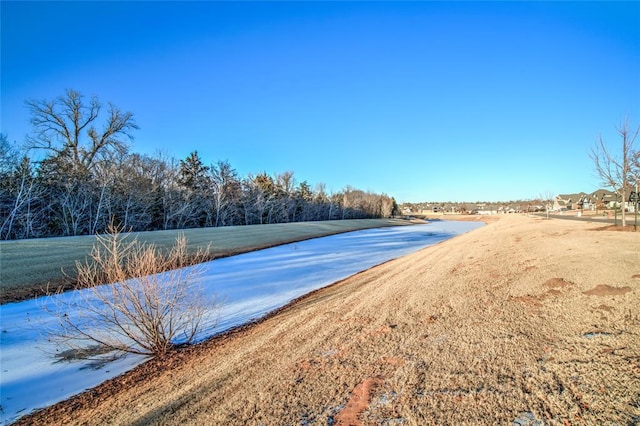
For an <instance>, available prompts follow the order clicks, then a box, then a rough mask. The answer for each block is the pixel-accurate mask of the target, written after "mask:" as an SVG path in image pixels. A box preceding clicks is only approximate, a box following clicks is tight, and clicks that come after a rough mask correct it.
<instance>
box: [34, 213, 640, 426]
mask: <svg viewBox="0 0 640 426" xmlns="http://www.w3.org/2000/svg"><path fill="white" fill-rule="evenodd" d="M600 226H602V225H598V224H589V223H583V222H573V221H563V220H543V219H539V218H530V217H525V216H519V215H518V216H516V215H513V216H511V215H510V216H506V217H502V218H501V219H500V220H499V221H497V222H495V223H491V224H489V225H487V226H486V227H483V228H481V229H478V230H476V231H473V232H471V233H468V234H465V235H462V236H460V237H457V238H454V239H453V240H449V241H446V242H444V243H442V244H439V245H437V246H434V247H430V248H427V249H424V250H422V251H420V252H417V253H414V254H412V255H408V256H405V257H403V258H401V259H397V260H395V261H391V262H388V263H386V264H384V265H381V266H379V267H376V268H373V269H371V270H369V271H366V272H363V273H360V274H358V275H356V276H354V277H352V278H349V279H347V280H345V281H343V282H341V283H338V284H336V285H334V286H331V287H329V288H326V289H323V290H321V291H318V292H316V293H314V294H312V295H311V296H309V297H306V298H304V299H303V300H301V301H299V302H297V303H295V304H293V305H292V306H289V307H287V308H286V309H284V310H283V311H281V312H280V313H278V314H277V315H275V316H273V317H271V318H269V319H267V320H266V321H264V322H262V323H260V324H257V325H255V326H251V327H248V328H246V329H244V330H241V331H239V332H236V333H233V334H231V335H229V336H226V337H225V338H221V339H217V340H214V341H211V342H207V343H205V344H202V345H199V346H197V347H192V348H189V349H187V350H184V351H182V352H181V353H178V354H176V355H175V356H173V357H171V358H169V359H166V360H164V361H152V362H149V363H147V364H145V365H144V366H142V368H139V369H137V370H135V371H133V372H131V373H129V374H126V375H124V376H121V377H119V378H116V379H114V380H112V381H110V382H108V383H106V384H104V385H102V386H100V387H98V388H97V389H96V390H93V391H90V392H87V393H85V394H83V395H80V396H78V397H76V398H73V399H71V400H69V401H66V402H64V403H61V404H58V405H56V406H54V407H53V408H51V409H49V410H45V411H42V412H40V413H38V414H36V416H34V417H30V418H25V419H23V422H24V423H27V422H34V423H37V424H43V423H65V424H148V423H162V424H176V425H178V424H220V425H222V424H225V425H228V424H238V425H240V424H242V425H244V424H256V425H257V424H265V425H281V424H290V425H293V424H357V423H359V422H362V423H363V424H405V425H424V424H462V423H467V424H507V423H509V424H510V423H511V422H513V421H514V420H516V419H517V420H519V421H520V422H525V421H526V420H536V419H537V420H542V421H544V422H545V423H549V424H602V423H605V422H616V423H617V424H630V423H631V424H633V423H634V422H640V313H639V311H638V306H639V302H640V234H637V233H632V232H610V231H595V230H594V229H595V228H597V227H600Z"/></svg>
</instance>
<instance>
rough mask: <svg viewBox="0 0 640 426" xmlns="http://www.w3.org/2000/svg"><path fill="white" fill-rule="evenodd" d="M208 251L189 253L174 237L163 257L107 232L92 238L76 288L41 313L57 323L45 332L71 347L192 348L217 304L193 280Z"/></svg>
mask: <svg viewBox="0 0 640 426" xmlns="http://www.w3.org/2000/svg"><path fill="white" fill-rule="evenodd" d="M208 251H209V250H208V248H206V249H198V251H197V252H196V253H191V254H190V253H189V252H188V250H187V241H186V238H184V236H181V237H178V238H177V239H176V243H175V244H174V246H173V247H172V248H171V249H169V250H167V251H164V252H163V251H160V250H158V249H157V247H156V246H155V245H153V244H143V243H140V242H139V241H138V239H137V238H133V239H131V238H127V237H125V236H123V234H122V233H121V232H120V230H119V229H116V228H113V227H112V228H111V229H110V230H109V233H107V234H105V235H101V236H98V240H97V243H96V244H95V245H94V247H93V249H92V251H91V253H90V255H89V260H88V261H87V262H85V263H81V262H77V270H78V278H77V288H76V290H77V291H75V292H72V293H69V294H59V295H57V297H53V298H50V299H51V302H50V304H49V306H47V307H45V309H47V310H48V311H49V312H52V313H54V315H55V316H56V318H57V319H58V320H59V323H60V326H61V327H60V328H59V329H58V330H57V331H55V332H52V333H51V334H52V335H53V337H54V338H55V339H56V340H57V341H58V342H60V343H62V344H64V345H65V346H67V347H71V348H76V349H78V348H82V347H86V346H87V345H96V344H97V345H100V346H102V347H106V348H109V349H111V350H112V351H114V350H115V351H121V352H127V353H136V354H143V355H153V356H163V355H165V354H166V353H167V352H168V351H170V350H171V349H172V348H174V347H175V346H176V344H178V343H179V344H188V343H192V342H193V340H194V338H195V336H196V334H197V333H198V331H199V330H200V328H201V325H202V321H203V318H204V317H205V314H207V313H209V312H210V311H211V310H212V309H215V307H216V306H215V305H216V304H215V300H207V298H206V297H204V292H203V289H202V287H201V284H199V283H198V280H197V278H198V276H199V275H201V272H202V268H201V267H200V266H199V264H200V263H201V262H202V261H205V260H207V256H208ZM189 265H191V266H189ZM187 266H188V267H187ZM101 283H108V284H105V285H100V284H101Z"/></svg>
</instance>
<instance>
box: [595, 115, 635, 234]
mask: <svg viewBox="0 0 640 426" xmlns="http://www.w3.org/2000/svg"><path fill="white" fill-rule="evenodd" d="M616 130H617V132H618V134H619V135H620V137H621V138H622V147H621V150H620V152H619V153H615V151H611V150H610V149H609V148H607V145H606V144H605V142H604V141H603V140H602V137H599V138H598V142H597V143H596V145H595V146H594V147H593V148H592V149H591V152H590V154H589V156H590V157H591V159H592V160H593V162H594V165H595V168H596V172H597V173H598V176H599V177H600V178H601V179H602V182H603V183H604V184H605V185H608V186H610V187H611V188H612V189H613V191H614V192H615V193H616V194H619V195H620V196H621V199H622V226H625V225H626V220H625V208H624V206H625V203H626V201H627V197H628V194H627V192H626V191H627V189H628V188H629V184H630V182H631V181H632V179H633V177H632V170H633V161H634V156H635V152H634V144H635V141H636V139H637V138H638V134H640V126H638V127H637V128H636V129H635V130H632V129H631V128H630V125H629V120H628V118H625V119H624V120H623V121H622V123H621V124H620V125H619V126H618V127H617V128H616Z"/></svg>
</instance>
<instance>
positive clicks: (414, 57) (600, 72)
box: [0, 1, 640, 202]
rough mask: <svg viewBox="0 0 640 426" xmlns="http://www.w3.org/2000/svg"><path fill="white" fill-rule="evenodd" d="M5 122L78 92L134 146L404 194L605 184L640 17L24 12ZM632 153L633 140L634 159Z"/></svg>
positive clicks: (412, 9) (329, 10)
mask: <svg viewBox="0 0 640 426" xmlns="http://www.w3.org/2000/svg"><path fill="white" fill-rule="evenodd" d="M1 8H2V10H1V12H2V52H1V53H2V64H1V66H2V70H1V71H2V74H1V79H2V81H1V83H2V86H1V89H2V99H1V100H2V112H1V118H2V125H1V129H0V130H1V131H2V132H4V133H6V134H7V135H8V137H9V140H10V141H17V142H18V143H21V142H23V141H24V136H25V135H26V134H27V133H28V132H29V131H30V125H29V115H28V111H27V109H26V108H25V105H24V101H25V100H26V99H29V98H35V99H52V98H54V97H56V96H58V95H61V94H63V93H64V90H65V89H67V88H73V89H76V90H78V91H80V92H82V93H83V94H85V95H87V96H91V95H97V96H98V97H99V98H100V99H101V100H103V101H105V102H106V101H111V102H113V103H114V104H116V105H118V106H119V107H120V108H122V109H124V110H129V111H132V112H133V113H134V114H135V117H136V121H137V123H138V124H139V125H140V130H139V131H137V132H136V134H135V140H134V141H133V144H132V150H133V151H135V152H140V153H148V154H152V153H154V152H155V151H156V150H161V151H163V152H165V153H167V154H170V155H171V156H174V157H176V158H184V157H186V156H187V155H188V154H189V152H190V151H193V150H198V152H199V153H200V155H201V156H202V158H203V159H204V161H205V163H206V164H211V163H213V162H216V161H218V160H228V161H229V162H230V163H231V165H232V166H233V167H234V168H236V169H237V170H238V172H239V173H240V174H241V175H242V176H245V175H246V174H248V173H258V172H261V171H266V172H268V173H270V174H273V173H279V172H284V171H293V172H294V173H295V176H296V179H297V180H298V181H302V180H307V181H308V182H309V183H311V184H317V183H320V182H323V183H325V184H326V186H327V189H328V190H333V191H338V190H340V189H341V188H343V187H344V186H346V185H351V186H354V187H357V188H360V189H364V190H371V191H374V192H384V193H387V194H388V195H390V196H394V197H396V199H397V200H398V201H399V202H405V201H408V202H419V201H427V200H432V201H435V200H438V201H447V200H453V201H462V200H467V201H475V200H489V201H491V200H509V199H518V198H533V197H536V196H538V195H539V194H541V193H546V192H553V193H563V192H564V193H566V192H576V191H582V190H584V191H590V190H593V189H595V188H596V187H598V186H599V181H598V179H597V178H596V177H595V174H594V171H593V167H592V162H591V160H590V159H589V157H588V150H589V148H590V147H591V146H592V145H593V144H594V142H595V141H596V139H597V137H598V135H599V134H601V135H602V137H603V138H604V139H605V140H606V141H607V142H609V143H610V144H611V145H612V146H613V145H614V144H618V142H619V139H618V138H617V135H616V133H615V126H616V125H617V124H618V123H619V122H620V120H621V119H622V118H623V117H624V116H625V115H627V114H628V115H629V117H630V119H631V120H632V122H633V123H636V124H637V123H639V122H640V2H602V3H600V2H563V3H555V2H543V3H529V2H499V3H489V2H471V3H461V2H389V3H387V2H273V3H271V2H195V3H185V2H158V3H156V2H69V3H57V2H56V3H49V2H44V3H38V2H7V1H2V3H1ZM616 146H617V145H616Z"/></svg>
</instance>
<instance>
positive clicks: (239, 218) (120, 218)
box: [0, 90, 397, 240]
mask: <svg viewBox="0 0 640 426" xmlns="http://www.w3.org/2000/svg"><path fill="white" fill-rule="evenodd" d="M26 104H27V108H28V109H29V112H30V116H31V124H32V132H31V133H30V134H29V135H28V136H27V138H26V143H25V144H24V145H23V146H20V147H18V146H16V145H15V144H11V143H9V140H8V137H7V135H6V134H0V239H5V240H8V239H21V238H40V237H54V236H70V235H88V234H96V233H103V232H105V231H106V230H107V229H108V228H109V226H111V225H115V226H118V227H120V228H121V229H125V230H130V231H155V230H165V229H182V228H197V227H206V226H230V225H253V224H267V223H283V222H298V221H318V220H332V219H356V218H380V217H390V216H392V215H393V214H395V213H396V210H397V205H396V202H395V200H394V199H393V198H391V197H389V196H387V195H385V194H376V193H372V192H369V191H362V190H359V189H355V188H351V187H348V186H347V187H345V188H344V189H342V190H341V191H338V192H335V193H328V192H327V191H326V189H325V186H324V185H323V184H317V185H315V186H314V187H312V186H311V185H310V184H309V183H308V182H307V181H301V182H298V181H297V180H296V178H295V176H294V173H293V172H290V171H287V172H284V173H279V174H275V175H273V176H272V175H269V174H267V173H266V172H260V173H257V174H249V175H247V176H244V177H243V176H240V175H239V174H238V172H237V171H236V170H235V169H234V168H233V167H232V166H231V164H230V163H229V162H228V161H217V162H215V163H213V164H210V165H206V164H205V163H204V162H203V160H202V158H201V157H200V156H199V154H198V152H197V151H193V152H192V153H191V154H190V155H188V156H187V157H186V158H185V159H182V160H176V159H175V158H171V157H168V156H165V155H162V154H156V155H144V154H140V153H136V152H132V151H131V150H130V147H129V144H130V142H131V141H132V136H133V131H135V130H137V129H138V125H137V124H136V122H135V120H134V116H133V114H132V113H131V112H125V111H122V110H120V109H119V108H118V107H117V106H115V105H113V104H108V105H107V106H106V108H105V106H104V105H103V104H102V103H101V102H100V101H99V99H98V98H97V97H92V98H91V99H89V100H87V99H86V98H85V97H84V96H83V95H82V94H80V93H79V92H77V91H74V90H67V91H66V93H65V94H64V95H62V96H60V97H58V98H55V99H53V100H28V101H27V102H26ZM103 117H105V118H103ZM101 120H102V121H103V122H102V123H101V122H100V121H101ZM100 124H102V125H101V126H100ZM36 153H37V155H38V159H37V160H36V159H33V158H32V157H31V155H34V154H36Z"/></svg>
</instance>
